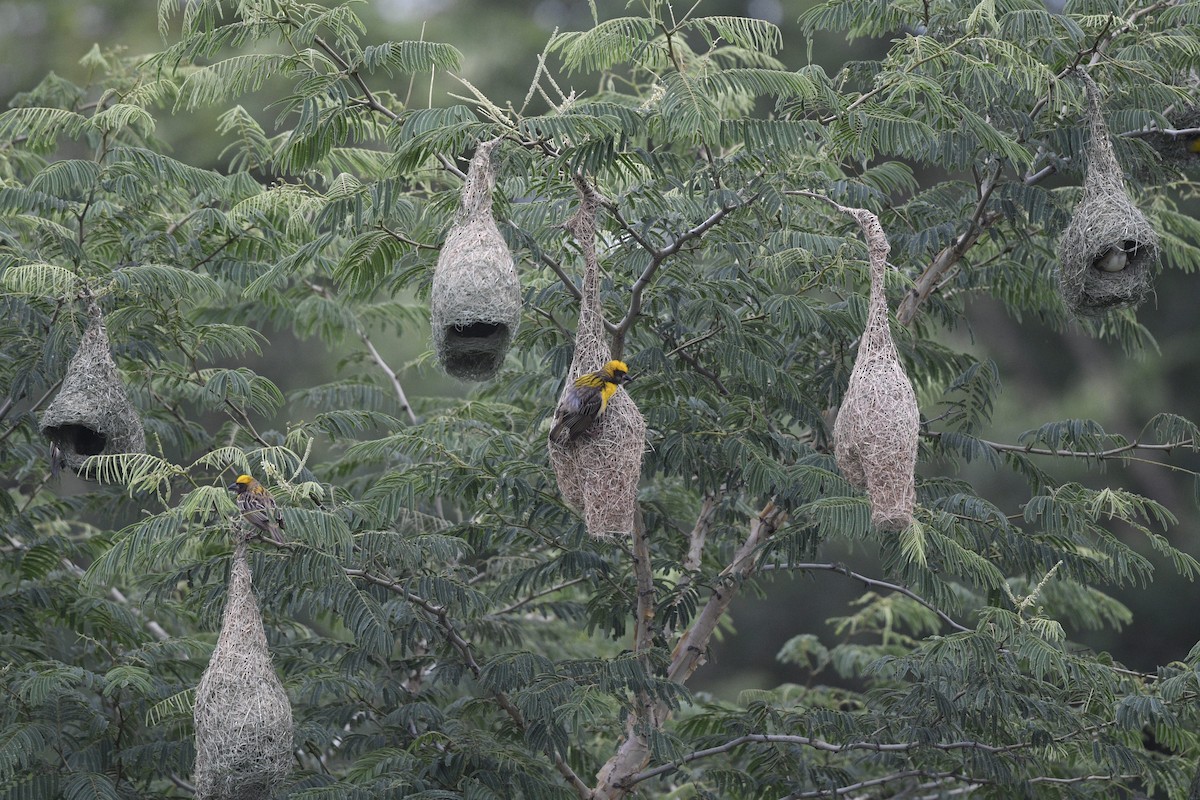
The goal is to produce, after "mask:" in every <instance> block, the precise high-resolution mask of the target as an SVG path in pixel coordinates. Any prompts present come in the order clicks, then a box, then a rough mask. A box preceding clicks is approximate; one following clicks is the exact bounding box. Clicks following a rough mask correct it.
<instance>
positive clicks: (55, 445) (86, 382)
mask: <svg viewBox="0 0 1200 800" xmlns="http://www.w3.org/2000/svg"><path fill="white" fill-rule="evenodd" d="M88 316H89V318H90V319H89V321H88V326H87V329H86V330H85V331H84V332H83V338H82V339H81V340H80V342H79V348H78V349H77V350H76V351H75V355H74V356H72V357H71V361H70V363H69V364H68V365H67V372H66V375H64V376H63V382H62V388H60V389H59V390H58V395H57V396H55V398H54V400H53V402H51V403H50V406H49V407H48V408H47V409H46V411H45V413H44V414H42V420H41V429H42V435H43V436H45V437H46V438H47V439H49V440H50V447H51V451H52V459H55V460H57V461H58V462H59V463H62V464H65V465H66V466H68V467H70V468H71V469H72V470H73V471H74V472H76V473H80V474H81V475H82V473H81V472H80V471H81V470H82V469H83V462H84V460H86V459H87V457H88V456H98V455H109V454H113V453H144V452H146V434H145V432H144V431H143V430H142V420H141V418H140V417H138V413H137V411H136V410H135V409H134V407H133V404H132V403H130V402H129V395H128V394H126V392H125V384H124V383H122V382H121V375H120V373H118V372H117V365H116V363H115V362H114V361H113V358H112V352H111V350H110V348H109V342H108V333H107V332H106V331H105V330H104V318H103V316H101V314H100V308H99V307H98V306H97V305H96V304H95V302H89V303H88ZM56 466H57V464H56ZM82 477H87V476H86V475H82Z"/></svg>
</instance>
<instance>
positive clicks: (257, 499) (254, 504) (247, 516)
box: [229, 475, 284, 544]
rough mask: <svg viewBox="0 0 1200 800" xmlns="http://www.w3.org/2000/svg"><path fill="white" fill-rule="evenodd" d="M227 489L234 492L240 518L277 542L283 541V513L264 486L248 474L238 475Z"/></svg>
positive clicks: (281, 542)
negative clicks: (240, 514) (240, 513)
mask: <svg viewBox="0 0 1200 800" xmlns="http://www.w3.org/2000/svg"><path fill="white" fill-rule="evenodd" d="M229 491H231V492H234V493H236V497H234V499H235V500H236V501H237V507H238V510H239V511H241V512H242V519H244V520H246V521H247V522H249V523H250V524H251V525H253V526H254V527H256V528H258V530H259V531H261V532H262V533H265V534H266V535H267V536H270V537H271V539H273V540H274V541H275V542H277V543H278V544H283V543H284V539H283V533H282V532H281V531H282V529H283V514H282V512H280V510H279V506H278V505H276V504H275V498H274V497H273V496H272V495H271V493H270V492H268V491H267V488H266V487H265V486H263V485H262V484H261V483H259V482H258V481H256V480H255V479H254V478H252V477H250V476H249V475H238V477H237V480H235V481H234V482H233V483H231V484H229Z"/></svg>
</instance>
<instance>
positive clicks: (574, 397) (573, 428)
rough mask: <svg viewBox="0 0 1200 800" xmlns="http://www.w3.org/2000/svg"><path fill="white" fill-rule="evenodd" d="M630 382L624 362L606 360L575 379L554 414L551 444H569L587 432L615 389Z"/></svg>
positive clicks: (627, 368)
mask: <svg viewBox="0 0 1200 800" xmlns="http://www.w3.org/2000/svg"><path fill="white" fill-rule="evenodd" d="M631 380H633V378H631V377H629V367H627V366H625V362H624V361H610V362H608V363H607V364H605V365H604V366H603V367H601V368H600V369H598V370H596V371H595V372H588V373H585V374H583V375H580V376H579V377H578V378H576V379H575V383H574V384H573V385H572V386H571V388H570V389H568V390H567V393H566V394H565V395H563V399H562V402H561V403H559V404H558V408H557V409H556V410H555V412H554V427H553V428H551V429H550V439H551V441H554V442H557V443H558V444H570V443H571V442H572V441H574V440H575V439H578V438H579V437H580V436H582V435H583V434H585V433H587V431H588V429H589V428H591V427H592V424H593V423H595V421H596V420H597V419H599V418H600V415H601V414H603V413H604V409H606V408H608V401H609V400H611V399H612V396H613V395H614V394H616V392H617V389H620V388H621V387H622V386H623V385H624V384H626V383H629V382H630V381H631Z"/></svg>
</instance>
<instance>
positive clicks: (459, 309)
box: [429, 139, 521, 381]
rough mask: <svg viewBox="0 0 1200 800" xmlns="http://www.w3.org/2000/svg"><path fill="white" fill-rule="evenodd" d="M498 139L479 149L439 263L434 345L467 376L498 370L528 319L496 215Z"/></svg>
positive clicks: (448, 364)
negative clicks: (494, 156)
mask: <svg viewBox="0 0 1200 800" xmlns="http://www.w3.org/2000/svg"><path fill="white" fill-rule="evenodd" d="M499 141H500V140H499V139H494V140H492V141H488V142H483V143H481V144H480V145H479V146H478V148H477V149H476V150H475V156H474V158H472V159H471V165H470V167H469V168H468V170H467V180H466V182H465V183H464V185H463V191H462V205H461V207H460V208H459V211H458V214H457V215H456V217H455V221H454V224H453V225H452V226H451V228H450V230H449V231H448V232H447V234H446V241H445V242H444V243H443V244H442V249H441V252H440V253H439V254H438V260H437V264H436V266H435V267H434V270H433V291H432V295H431V297H430V309H429V312H430V322H431V325H432V329H433V331H432V333H433V346H434V350H435V352H436V353H437V358H438V362H439V363H440V364H441V365H442V368H443V369H444V370H446V372H447V373H449V374H450V375H452V376H454V377H456V378H459V379H460V380H469V381H483V380H487V379H489V378H491V377H493V376H494V375H495V374H496V373H497V372H498V371H499V369H500V366H501V365H502V364H503V363H504V356H505V355H506V354H507V353H508V349H509V347H510V346H511V344H512V340H513V337H514V336H515V335H516V332H517V328H518V326H519V325H520V321H521V283H520V280H519V279H518V277H517V270H516V265H515V264H514V262H513V257H512V253H511V252H509V249H508V245H507V244H505V242H504V237H502V236H501V235H500V230H499V228H497V227H496V220H495V218H494V217H493V216H492V189H493V186H494V185H495V181H496V173H495V168H494V167H493V165H492V152H493V151H494V150H495V149H496V146H497V145H498V144H499Z"/></svg>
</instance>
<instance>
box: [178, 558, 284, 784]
mask: <svg viewBox="0 0 1200 800" xmlns="http://www.w3.org/2000/svg"><path fill="white" fill-rule="evenodd" d="M195 723H196V774H195V782H196V797H197V798H199V799H200V800H261V799H262V798H270V797H271V796H273V794H274V791H275V789H276V788H277V787H279V785H280V784H282V783H283V782H284V781H285V780H286V779H287V777H288V774H289V773H290V772H291V769H292V761H293V759H292V706H291V704H290V703H289V701H288V696H287V692H285V691H284V689H283V684H282V683H280V682H279V677H278V676H277V675H276V674H275V668H274V667H273V666H272V665H271V654H270V652H269V651H268V650H267V635H266V631H264V630H263V622H262V616H261V615H260V614H259V611H258V601H257V600H256V599H255V597H254V591H253V589H252V587H251V582H250V566H249V564H247V563H246V544H245V542H239V543H238V545H237V549H236V550H235V551H234V554H233V563H232V565H231V567H230V571H229V599H228V600H227V601H226V605H225V613H224V615H223V616H222V618H221V634H220V636H219V637H217V646H216V649H214V650H213V654H212V659H211V660H210V661H209V662H208V668H207V669H205V670H204V674H203V675H202V676H201V677H200V685H199V686H197V687H196V707H195Z"/></svg>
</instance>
